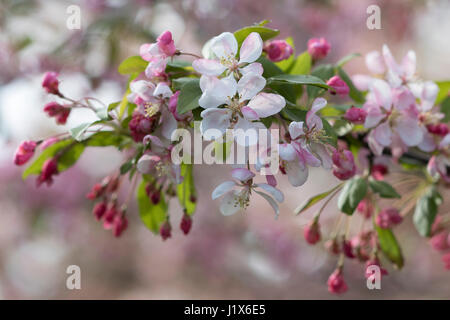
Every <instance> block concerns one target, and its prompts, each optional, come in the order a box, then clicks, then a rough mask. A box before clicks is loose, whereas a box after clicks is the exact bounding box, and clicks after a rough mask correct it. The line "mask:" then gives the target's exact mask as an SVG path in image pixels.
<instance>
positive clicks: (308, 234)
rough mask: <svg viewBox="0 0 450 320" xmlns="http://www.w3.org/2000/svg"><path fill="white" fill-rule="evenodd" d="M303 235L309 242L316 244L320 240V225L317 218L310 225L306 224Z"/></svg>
mask: <svg viewBox="0 0 450 320" xmlns="http://www.w3.org/2000/svg"><path fill="white" fill-rule="evenodd" d="M303 235H304V237H305V240H306V242H308V243H309V244H316V243H317V242H319V241H320V226H319V222H318V221H317V220H316V219H313V220H312V221H311V222H310V223H309V225H307V226H306V228H305V230H304V232H303Z"/></svg>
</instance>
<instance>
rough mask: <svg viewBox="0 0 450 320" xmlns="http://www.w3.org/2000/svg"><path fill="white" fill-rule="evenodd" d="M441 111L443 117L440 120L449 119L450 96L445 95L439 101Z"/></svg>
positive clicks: (447, 120) (445, 120)
mask: <svg viewBox="0 0 450 320" xmlns="http://www.w3.org/2000/svg"><path fill="white" fill-rule="evenodd" d="M441 112H442V113H443V114H444V118H443V119H442V120H441V121H442V122H444V123H446V122H449V121H450V96H448V97H446V98H445V99H444V100H443V101H442V102H441Z"/></svg>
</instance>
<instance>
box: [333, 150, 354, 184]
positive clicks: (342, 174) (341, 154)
mask: <svg viewBox="0 0 450 320" xmlns="http://www.w3.org/2000/svg"><path fill="white" fill-rule="evenodd" d="M332 160H333V164H334V167H333V174H334V175H335V176H336V178H338V179H340V180H347V179H350V178H351V177H353V176H354V175H355V173H356V165H355V159H354V158H353V154H352V152H351V151H349V150H342V151H338V150H334V151H333V156H332Z"/></svg>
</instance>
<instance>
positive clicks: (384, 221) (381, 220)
mask: <svg viewBox="0 0 450 320" xmlns="http://www.w3.org/2000/svg"><path fill="white" fill-rule="evenodd" d="M402 220H403V218H402V216H401V215H400V213H399V212H398V210H397V209H395V208H386V209H383V210H381V211H380V213H379V214H378V215H377V216H376V218H375V223H376V224H377V225H378V226H379V227H380V228H383V229H388V228H391V227H393V226H394V225H397V224H399V223H401V222H402Z"/></svg>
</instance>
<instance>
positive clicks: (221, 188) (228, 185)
mask: <svg viewBox="0 0 450 320" xmlns="http://www.w3.org/2000/svg"><path fill="white" fill-rule="evenodd" d="M235 186H236V182H234V181H231V180H229V181H225V182H222V183H221V184H219V185H218V186H217V187H216V188H215V189H214V191H213V192H212V194H211V198H212V199H213V200H216V199H217V198H219V197H221V196H223V195H224V194H225V193H227V192H229V191H231V190H232V189H233V188H234V187H235Z"/></svg>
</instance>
